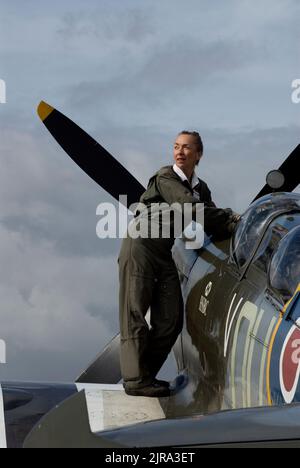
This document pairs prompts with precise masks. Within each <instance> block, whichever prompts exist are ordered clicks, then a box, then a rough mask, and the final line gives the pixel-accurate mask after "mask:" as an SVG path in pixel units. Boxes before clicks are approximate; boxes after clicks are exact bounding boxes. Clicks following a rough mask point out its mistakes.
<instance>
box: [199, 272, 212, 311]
mask: <svg viewBox="0 0 300 468" xmlns="http://www.w3.org/2000/svg"><path fill="white" fill-rule="evenodd" d="M212 287H213V284H212V282H211V281H210V282H209V283H208V285H207V286H206V288H205V293H204V294H205V297H204V296H201V299H200V304H199V311H200V312H201V314H203V315H204V317H206V316H207V308H208V306H209V300H208V299H207V298H208V296H209V295H210V293H211V290H212Z"/></svg>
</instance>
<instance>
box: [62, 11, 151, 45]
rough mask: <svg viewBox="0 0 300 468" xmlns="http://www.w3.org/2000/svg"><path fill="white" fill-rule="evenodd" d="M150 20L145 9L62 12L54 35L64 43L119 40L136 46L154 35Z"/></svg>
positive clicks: (149, 12) (100, 43)
mask: <svg viewBox="0 0 300 468" xmlns="http://www.w3.org/2000/svg"><path fill="white" fill-rule="evenodd" d="M152 20H153V17H152V15H151V10H150V9H148V8H147V7H144V8H143V9H142V8H139V7H136V8H128V7H126V6H125V8H123V7H122V6H121V7H119V10H116V11H114V12H112V11H107V10H106V9H105V8H104V9H102V8H101V6H100V8H97V10H94V12H93V13H89V12H86V11H82V12H68V13H65V15H64V16H63V18H62V20H61V26H60V27H59V28H58V29H57V34H58V35H59V36H61V37H62V38H63V39H64V40H65V41H66V42H67V43H69V44H70V43H72V42H73V43H74V42H77V41H78V40H79V39H80V40H91V39H92V40H94V39H96V40H97V41H99V43H98V44H99V46H103V42H101V41H105V42H106V41H108V42H111V41H119V40H122V41H124V42H129V43H131V42H132V43H138V42H140V41H141V40H145V39H146V38H147V37H148V36H152V35H153V34H154V29H153V25H152Z"/></svg>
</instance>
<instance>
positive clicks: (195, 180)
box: [173, 164, 199, 189]
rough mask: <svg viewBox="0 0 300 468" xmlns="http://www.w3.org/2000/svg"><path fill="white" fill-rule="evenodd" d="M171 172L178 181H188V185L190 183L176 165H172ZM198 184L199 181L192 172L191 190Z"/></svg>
mask: <svg viewBox="0 0 300 468" xmlns="http://www.w3.org/2000/svg"><path fill="white" fill-rule="evenodd" d="M173 171H174V172H176V174H177V175H178V176H179V177H180V179H181V180H182V182H184V181H185V180H187V181H188V183H190V181H189V179H188V178H187V176H186V175H185V173H184V172H183V171H182V170H181V169H180V167H178V166H177V165H176V164H174V166H173ZM198 184H199V179H198V177H197V175H196V173H195V172H194V174H193V178H192V184H191V186H192V188H193V189H194V188H195V187H196V185H198Z"/></svg>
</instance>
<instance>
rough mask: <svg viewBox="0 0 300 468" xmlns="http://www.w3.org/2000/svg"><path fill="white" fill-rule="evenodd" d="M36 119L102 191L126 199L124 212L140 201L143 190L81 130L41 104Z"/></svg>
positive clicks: (109, 155)
mask: <svg viewBox="0 0 300 468" xmlns="http://www.w3.org/2000/svg"><path fill="white" fill-rule="evenodd" d="M38 115H39V117H40V118H41V120H42V121H43V123H44V124H45V126H46V127H47V129H48V130H49V132H50V133H51V134H52V136H53V137H54V138H55V139H56V141H57V142H58V143H59V145H60V146H61V147H62V148H63V149H64V150H65V152H66V153H67V154H68V155H69V156H70V157H71V158H72V159H73V161H74V162H75V163H76V164H78V166H79V167H80V168H81V169H82V170H83V171H84V172H85V173H86V174H87V175H89V176H90V177H91V178H92V179H93V180H94V181H95V182H97V184H99V185H100V186H101V187H102V188H104V190H106V191H107V192H108V193H109V194H110V195H112V196H113V197H114V198H115V199H116V200H117V201H119V197H120V195H127V197H128V198H127V208H129V207H130V205H132V204H134V203H137V202H138V201H139V199H140V197H141V195H142V194H143V193H144V192H145V188H144V187H143V186H142V185H141V184H140V183H139V182H138V181H137V180H136V179H135V178H134V177H133V176H132V175H131V174H130V172H128V171H127V169H125V168H124V167H123V166H122V164H120V163H119V162H118V161H117V160H116V159H115V158H114V157H113V156H112V155H111V154H109V153H108V151H106V149H105V148H103V147H102V146H101V145H100V144H99V143H97V142H96V141H95V140H94V139H93V138H92V137H90V136H89V135H88V134H87V133H86V132H85V131H84V130H82V129H81V128H80V127H79V126H78V125H76V124H75V123H74V122H72V121H71V120H70V119H68V118H67V117H66V116H65V115H63V114H61V113H60V112H59V111H57V110H56V109H54V108H53V107H51V106H49V105H48V104H46V103H45V102H43V101H42V102H41V103H40V104H39V106H38Z"/></svg>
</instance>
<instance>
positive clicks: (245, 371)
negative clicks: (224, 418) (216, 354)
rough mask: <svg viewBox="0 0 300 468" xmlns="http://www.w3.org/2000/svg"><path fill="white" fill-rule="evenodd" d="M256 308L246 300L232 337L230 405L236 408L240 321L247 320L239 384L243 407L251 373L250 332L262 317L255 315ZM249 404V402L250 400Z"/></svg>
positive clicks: (260, 314)
mask: <svg viewBox="0 0 300 468" xmlns="http://www.w3.org/2000/svg"><path fill="white" fill-rule="evenodd" d="M257 311H258V308H257V306H256V305H255V304H252V303H251V302H249V301H247V302H246V303H245V304H244V306H243V307H242V309H241V312H240V315H239V318H238V320H237V323H236V327H235V333H234V339H233V346H232V356H231V387H232V406H233V408H236V407H237V406H236V381H235V375H236V357H237V347H238V339H239V337H240V329H241V325H242V322H244V321H245V322H248V326H247V330H246V331H245V336H244V338H245V344H244V355H243V361H242V375H241V381H240V384H241V385H242V404H243V407H247V406H250V405H248V402H247V388H248V386H247V375H248V376H249V372H250V375H251V364H252V363H251V360H250V347H251V334H250V332H251V331H252V330H253V329H254V327H255V324H256V321H257V320H258V321H259V323H260V322H261V319H262V315H263V314H262V313H259V314H258V315H257ZM249 366H250V371H249ZM250 404H251V402H250Z"/></svg>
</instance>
